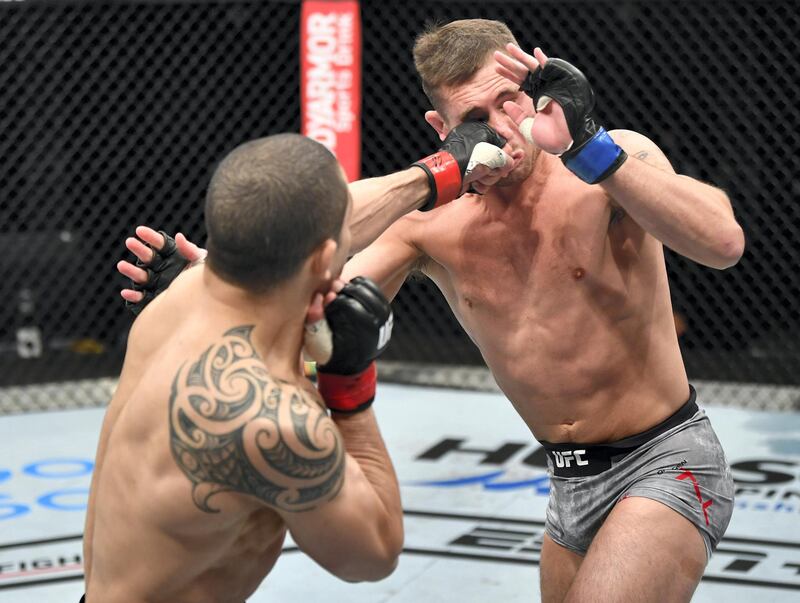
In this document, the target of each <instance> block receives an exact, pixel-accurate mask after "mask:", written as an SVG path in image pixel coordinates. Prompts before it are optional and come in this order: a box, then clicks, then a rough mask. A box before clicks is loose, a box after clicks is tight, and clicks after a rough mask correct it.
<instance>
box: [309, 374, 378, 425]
mask: <svg viewBox="0 0 800 603" xmlns="http://www.w3.org/2000/svg"><path fill="white" fill-rule="evenodd" d="M377 382H378V370H377V368H376V367H375V363H374V362H372V363H371V364H370V365H369V367H367V368H366V369H365V370H363V371H361V372H360V373H357V374H355V375H334V374H332V373H323V372H317V389H319V393H320V395H321V396H322V399H323V400H325V405H326V406H327V407H328V408H330V409H331V410H333V411H336V412H342V413H351V414H352V413H356V412H361V411H362V410H366V409H367V408H369V407H370V406H371V405H372V401H373V400H374V399H375V386H376V384H377Z"/></svg>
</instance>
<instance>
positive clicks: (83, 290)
mask: <svg viewBox="0 0 800 603" xmlns="http://www.w3.org/2000/svg"><path fill="white" fill-rule="evenodd" d="M299 15H300V5H299V3H298V2H270V1H262V2H221V3H205V2H197V3H174V2H164V3H160V2H148V3H138V4H133V3H111V4H109V3H83V2H70V3H37V2H14V3H0V40H2V43H0V216H3V218H4V219H3V221H2V226H0V257H1V258H2V272H3V274H2V276H3V278H2V279H0V296H2V299H4V300H5V303H4V304H0V385H2V386H6V389H5V390H4V391H3V393H2V397H3V399H4V400H5V401H6V402H2V400H0V406H2V405H3V404H5V405H6V406H8V407H9V408H13V409H24V408H25V405H26V394H25V392H26V391H28V390H26V388H25V387H19V386H26V385H29V384H42V383H53V382H64V381H72V382H73V383H72V385H70V386H69V387H68V391H69V392H71V394H69V396H68V397H70V396H74V397H75V398H76V399H78V401H77V402H75V404H79V405H80V404H81V403H82V402H81V401H80V399H86V398H87V397H91V396H93V395H94V394H92V392H97V391H100V392H107V391H108V387H109V386H108V383H109V381H108V380H101V381H94V380H95V379H98V378H104V377H113V376H114V375H116V374H117V373H118V371H119V368H120V366H121V360H122V356H123V354H124V345H125V338H126V334H127V330H128V328H129V326H130V322H131V316H129V315H128V314H127V312H126V311H125V309H124V307H123V305H122V302H121V300H120V298H119V294H118V290H119V289H120V288H121V287H122V286H123V284H124V281H123V279H122V278H121V277H118V276H117V274H116V272H115V267H114V265H115V263H116V262H117V261H118V260H120V259H123V258H124V257H126V254H125V249H124V245H123V241H124V238H125V237H126V236H128V235H129V234H131V232H132V230H133V227H134V226H135V225H137V224H148V225H154V226H156V227H158V228H163V229H165V230H167V231H171V232H174V231H177V230H180V231H182V232H184V233H185V234H187V235H188V236H189V237H190V238H191V239H193V240H196V241H199V242H202V240H203V238H204V233H203V229H202V200H203V196H204V189H205V186H206V184H207V182H208V178H209V177H210V174H211V170H212V169H213V165H214V163H215V162H216V161H217V160H218V159H219V158H221V157H222V156H223V155H224V154H225V153H226V152H227V151H228V150H230V149H231V148H233V147H234V146H236V145H237V144H239V143H240V142H242V141H244V140H247V139H250V138H255V137H259V136H265V135H268V134H271V133H276V132H281V131H298V130H299V126H300V119H299V118H300V106H299V64H298V57H299V35H298V31H299ZM476 17H481V18H492V19H500V20H503V21H505V22H506V23H508V25H509V26H510V27H511V29H512V31H514V33H515V34H516V35H517V38H518V39H519V41H520V42H521V43H522V45H523V46H525V47H531V46H533V45H540V46H542V47H543V48H544V49H545V50H546V51H547V52H548V53H549V54H550V55H551V56H560V57H563V58H566V59H569V60H570V61H571V62H574V63H575V64H577V65H578V66H580V67H581V68H582V69H583V70H584V71H585V72H586V73H587V74H588V75H589V77H590V80H591V81H592V84H593V86H594V88H595V92H596V93H597V98H598V106H597V114H598V116H599V118H600V120H601V121H602V122H603V123H604V124H605V125H606V127H608V128H609V129H610V128H629V129H632V130H636V131H639V132H641V133H643V134H645V135H647V136H649V137H650V138H652V139H653V140H654V141H655V142H656V143H657V144H658V145H659V146H660V147H661V148H662V149H663V150H664V151H665V153H666V154H667V156H668V157H669V158H670V159H671V160H672V162H673V165H674V167H675V169H676V170H677V171H678V172H680V173H683V174H687V175H689V176H693V177H696V178H700V179H702V180H706V181H709V182H712V183H714V184H716V185H718V186H721V187H723V188H724V189H725V190H727V191H728V193H729V194H730V196H731V198H732V201H733V204H734V208H735V210H736V213H737V217H738V218H739V220H740V222H741V223H742V225H743V227H744V229H745V234H746V237H747V251H746V253H745V256H744V257H743V259H742V260H741V262H740V263H739V265H737V266H736V267H735V268H733V269H731V270H727V271H723V272H719V271H714V270H710V269H707V268H703V267H701V266H698V265H695V264H693V263H692V262H690V261H688V260H685V259H683V258H681V257H678V256H676V255H675V254H672V253H670V252H667V260H668V271H669V275H670V279H671V283H672V295H673V304H674V307H675V310H676V313H677V314H678V316H679V321H680V322H681V323H682V324H683V326H684V332H683V334H682V335H681V346H682V350H683V353H684V358H685V360H686V365H687V370H688V372H689V375H690V378H692V380H695V381H700V382H702V383H704V384H706V386H705V390H706V392H707V397H709V398H712V399H714V400H715V401H717V402H718V403H722V404H743V405H746V406H749V407H752V408H795V409H798V408H800V394H798V393H797V392H798V391H800V390H798V389H797V388H795V387H794V386H795V385H799V384H800V355H799V354H798V340H800V310H798V304H797V299H798V294H800V275H798V270H797V266H798V264H800V262H798V260H800V258H798V255H800V246H799V245H798V244H797V241H798V240H800V237H798V231H799V230H800V204H798V203H797V199H798V197H799V196H800V178H798V173H800V163H799V160H798V158H797V149H798V148H800V134H799V132H800V110H799V109H798V108H797V100H796V99H797V98H800V74H798V61H797V60H796V57H797V55H798V47H797V39H798V37H799V36H798V34H800V11H798V10H797V3H796V2H793V1H790V0H785V1H781V0H776V1H772V2H766V1H764V2H757V1H753V0H748V1H744V0H728V1H706V2H688V1H672V2H667V1H652V0H628V1H613V2H606V1H601V0H598V1H588V0H587V1H578V0H572V1H564V0H562V1H539V2H531V1H530V0H528V1H525V2H516V1H514V2H512V1H508V2H499V1H496V2H485V1H484V2H442V1H438V2H428V1H419V2H400V1H397V0H384V1H381V2H378V1H375V0H372V1H366V2H363V3H362V19H363V40H364V42H363V113H362V128H363V155H362V168H363V169H362V173H363V175H364V176H376V175H382V174H386V173H389V172H392V171H396V170H398V169H400V168H402V167H404V166H406V165H408V164H409V163H410V162H411V161H413V160H414V159H415V158H417V157H419V156H421V155H425V154H428V153H429V152H431V151H432V150H433V149H435V148H436V146H437V142H438V139H437V138H436V136H435V135H434V133H433V131H432V130H430V128H429V127H428V126H427V124H425V122H424V120H423V119H422V115H423V113H424V111H425V110H426V109H427V108H428V104H427V100H426V99H425V97H424V95H423V94H422V91H421V88H420V86H419V82H418V80H417V78H416V76H415V74H414V69H413V62H412V58H411V48H412V45H413V40H414V37H415V35H416V34H417V33H418V32H420V31H421V30H422V29H423V27H424V26H425V24H426V23H427V22H430V21H440V22H446V21H449V20H453V19H457V18H476ZM394 309H395V321H396V323H395V324H396V328H395V336H394V339H393V343H392V346H390V349H389V351H388V353H387V356H386V362H385V363H384V371H383V373H384V374H385V375H386V376H387V377H389V378H395V379H400V380H405V381H416V380H417V377H412V376H411V375H413V374H414V370H417V369H422V374H432V372H435V374H436V377H432V378H431V379H432V382H434V383H437V384H441V385H449V386H457V387H462V386H464V385H465V384H468V386H474V387H481V386H480V385H479V383H478V382H480V383H484V386H485V387H492V386H493V385H492V383H491V379H490V377H487V375H488V373H486V372H485V369H483V368H482V366H483V362H482V360H481V357H480V354H479V352H478V350H477V349H476V348H475V346H474V345H473V344H472V343H471V341H470V340H469V338H468V337H467V336H466V334H465V333H464V332H463V330H462V329H461V327H460V326H459V325H458V323H457V321H456V320H455V318H454V317H453V315H452V313H451V312H450V310H449V309H448V307H447V304H446V302H445V301H444V299H443V298H442V296H441V294H440V293H439V292H438V290H437V289H436V287H435V285H433V283H432V282H430V281H429V280H427V279H425V278H422V277H415V278H413V279H411V280H410V281H409V282H407V284H406V285H405V286H404V288H403V290H402V291H401V292H400V294H399V295H398V297H397V299H396V301H395V303H394ZM409 367H410V369H409ZM448 367H450V368H448ZM465 370H466V371H467V372H464V371H465ZM468 374H469V375H472V376H471V377H468V376H466V375H468ZM487 379H488V381H487ZM75 380H83V381H75ZM731 382H733V383H749V384H756V385H757V386H756V387H732V386H730V385H728V384H730V383H731ZM96 383H101V384H102V387H99V388H98V387H97V386H96ZM469 384H472V385H469ZM486 384H488V385H486ZM9 386H14V387H9ZM37 387H38V386H37ZM41 389H42V388H41V387H39V389H37V390H36V391H40V390H41ZM44 391H49V390H47V389H45V390H44ZM701 391H702V390H701ZM776 392H780V394H776ZM98 399H103V400H104V399H107V394H102V395H99V396H98ZM777 400H779V401H777Z"/></svg>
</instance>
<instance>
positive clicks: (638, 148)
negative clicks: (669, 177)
mask: <svg viewBox="0 0 800 603" xmlns="http://www.w3.org/2000/svg"><path fill="white" fill-rule="evenodd" d="M610 134H611V136H612V138H613V139H614V142H616V143H617V144H618V145H619V146H620V147H621V148H622V150H623V151H625V152H626V153H627V154H628V160H629V161H631V160H637V161H643V162H644V163H646V164H648V165H652V166H653V167H655V168H658V169H660V170H663V171H665V172H667V173H670V174H674V173H675V168H673V167H672V163H670V160H669V159H668V158H667V156H666V155H665V154H664V151H662V150H661V149H660V148H659V147H658V145H657V144H656V143H654V142H653V141H652V140H650V139H649V138H648V137H647V136H644V135H643V134H639V133H638V132H634V131H633V130H612V131H611V132H610Z"/></svg>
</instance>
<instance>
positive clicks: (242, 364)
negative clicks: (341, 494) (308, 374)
mask: <svg viewBox="0 0 800 603" xmlns="http://www.w3.org/2000/svg"><path fill="white" fill-rule="evenodd" d="M252 331H253V326H252V325H241V326H237V327H234V328H232V329H229V330H228V331H226V332H225V334H224V335H223V336H222V337H221V338H220V339H219V340H218V341H215V342H214V343H213V344H212V345H210V346H208V347H207V348H206V349H204V350H203V351H202V353H200V354H199V355H198V356H196V358H194V359H192V360H191V361H189V362H186V363H184V364H183V365H182V366H181V368H180V369H179V370H178V372H177V374H176V375H175V378H174V380H173V385H172V392H171V396H170V446H171V449H172V454H173V458H175V460H176V462H177V463H178V466H179V468H180V469H181V471H182V472H183V473H184V475H185V476H186V477H187V478H188V479H189V480H190V481H191V482H192V486H193V487H192V497H193V500H194V503H195V505H196V506H197V507H198V508H199V509H200V510H203V511H206V512H215V511H216V510H217V508H216V506H215V504H214V502H213V500H212V497H213V496H214V495H215V494H217V493H220V492H232V493H236V494H243V495H247V496H249V497H255V498H257V499H259V500H260V501H261V502H262V503H263V504H266V505H267V506H269V507H272V508H274V509H276V510H278V511H300V510H305V509H309V508H312V507H314V506H315V505H317V504H319V503H320V502H322V501H323V500H327V499H330V498H332V497H333V496H334V495H335V494H336V492H337V491H338V489H339V487H340V486H341V479H342V474H343V469H344V446H343V444H342V440H341V435H340V434H339V432H338V430H337V429H336V426H335V424H334V423H333V421H332V420H331V419H330V417H328V415H327V412H326V411H325V409H324V407H323V406H322V404H321V402H320V401H319V398H318V396H317V395H316V391H315V390H314V389H313V387H312V386H311V385H310V384H308V385H305V384H302V383H296V382H290V381H286V380H282V379H279V378H276V377H274V376H273V375H271V374H270V373H269V371H268V370H267V367H266V365H265V364H264V362H263V360H262V358H261V357H260V356H259V355H258V353H257V352H256V351H255V349H254V347H253V345H252V341H251V334H252Z"/></svg>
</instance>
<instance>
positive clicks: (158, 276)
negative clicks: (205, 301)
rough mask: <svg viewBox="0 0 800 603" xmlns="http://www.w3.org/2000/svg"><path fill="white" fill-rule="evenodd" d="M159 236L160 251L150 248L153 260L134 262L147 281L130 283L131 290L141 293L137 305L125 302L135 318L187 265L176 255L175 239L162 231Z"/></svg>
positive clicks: (185, 260)
mask: <svg viewBox="0 0 800 603" xmlns="http://www.w3.org/2000/svg"><path fill="white" fill-rule="evenodd" d="M159 234H160V235H161V236H162V237H164V246H163V247H162V248H161V249H154V248H152V247H151V249H153V259H152V260H151V261H149V262H147V263H145V262H142V261H141V260H138V259H137V260H136V265H137V266H140V267H142V268H144V269H145V271H146V272H147V280H146V281H145V282H144V283H135V282H133V281H131V282H132V285H131V288H132V289H133V290H134V291H141V292H142V293H143V297H142V300H141V301H140V302H137V303H132V302H129V301H127V300H126V301H125V305H126V306H127V307H128V308H129V309H130V311H131V312H133V313H134V314H135V315H136V316H138V315H139V313H140V312H141V311H142V310H144V309H145V307H146V306H147V304H149V303H150V302H151V301H153V300H154V299H155V298H156V297H158V296H159V295H160V294H161V293H163V292H164V291H165V290H166V288H167V287H169V285H170V283H172V281H174V280H175V279H176V278H178V275H179V274H180V273H181V272H183V269H184V268H186V266H187V264H188V263H189V260H187V259H186V258H185V257H183V256H182V255H181V254H180V253H178V246H177V245H176V244H175V239H173V238H172V237H171V236H169V235H168V234H167V233H166V232H164V231H163V230H160V231H159Z"/></svg>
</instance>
